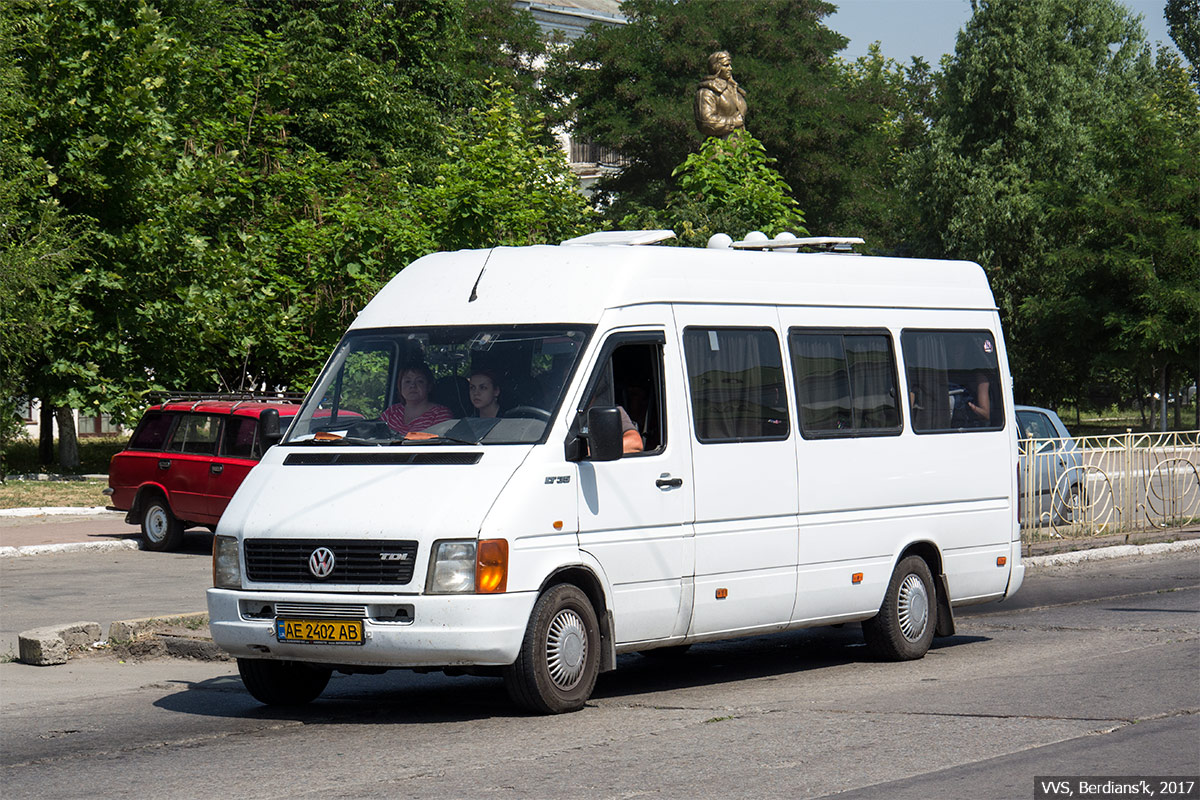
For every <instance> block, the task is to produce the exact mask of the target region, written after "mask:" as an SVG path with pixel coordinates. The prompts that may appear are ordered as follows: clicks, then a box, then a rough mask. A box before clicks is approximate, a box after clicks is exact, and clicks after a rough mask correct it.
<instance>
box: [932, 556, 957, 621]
mask: <svg viewBox="0 0 1200 800" xmlns="http://www.w3.org/2000/svg"><path fill="white" fill-rule="evenodd" d="M937 582H938V587H937V589H938V591H937V610H938V616H937V627H936V628H934V630H933V632H934V635H935V636H953V635H954V611H953V610H952V609H951V608H950V585H949V584H948V583H947V582H946V573H944V572H943V573H942V574H940V575H938V578H937Z"/></svg>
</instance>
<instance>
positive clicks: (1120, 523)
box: [1018, 431, 1200, 543]
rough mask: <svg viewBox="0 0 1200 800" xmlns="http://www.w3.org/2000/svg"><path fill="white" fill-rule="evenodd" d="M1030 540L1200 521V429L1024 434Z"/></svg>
mask: <svg viewBox="0 0 1200 800" xmlns="http://www.w3.org/2000/svg"><path fill="white" fill-rule="evenodd" d="M1020 449H1021V460H1020V466H1019V475H1018V478H1019V480H1020V485H1021V536H1022V539H1023V540H1024V541H1025V542H1027V543H1031V542H1036V541H1040V540H1045V539H1063V538H1088V537H1095V536H1108V535H1112V534H1126V533H1133V532H1139V531H1147V530H1154V529H1164V528H1173V527H1178V526H1180V525H1185V524H1188V523H1192V522H1195V521H1197V519H1198V518H1200V431H1183V432H1173V433H1125V434H1122V435H1117V436H1087V437H1079V438H1076V439H1073V440H1072V439H1022V440H1021V442H1020Z"/></svg>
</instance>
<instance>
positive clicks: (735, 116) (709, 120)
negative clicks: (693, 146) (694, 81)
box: [696, 50, 746, 139]
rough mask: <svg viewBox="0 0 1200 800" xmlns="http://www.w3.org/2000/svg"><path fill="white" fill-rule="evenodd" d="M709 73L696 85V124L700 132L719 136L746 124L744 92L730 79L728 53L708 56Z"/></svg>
mask: <svg viewBox="0 0 1200 800" xmlns="http://www.w3.org/2000/svg"><path fill="white" fill-rule="evenodd" d="M708 71H709V75H708V77H707V78H705V79H704V80H702V81H700V85H699V86H697V87H696V127H697V128H699V129H700V133H701V135H703V136H717V137H720V138H722V139H724V138H727V137H728V136H729V134H731V133H733V132H734V131H736V130H743V129H745V127H746V92H745V90H744V89H742V87H740V86H738V85H737V81H735V80H734V79H733V66H732V62H731V61H730V59H729V53H727V52H725V51H724V50H720V51H718V52H716V53H713V54H712V55H711V56H709V57H708Z"/></svg>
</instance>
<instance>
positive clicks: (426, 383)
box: [379, 364, 453, 433]
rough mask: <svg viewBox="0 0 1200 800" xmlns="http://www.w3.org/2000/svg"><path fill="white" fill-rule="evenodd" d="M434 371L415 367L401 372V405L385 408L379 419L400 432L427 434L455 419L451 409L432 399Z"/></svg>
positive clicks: (426, 367)
mask: <svg viewBox="0 0 1200 800" xmlns="http://www.w3.org/2000/svg"><path fill="white" fill-rule="evenodd" d="M432 386H433V372H432V371H431V370H430V369H429V367H428V366H427V365H425V364H413V365H412V366H408V367H405V368H404V369H402V370H400V376H399V378H397V379H396V390H397V398H398V399H399V402H397V403H396V404H395V405H392V406H389V407H388V408H386V409H384V411H383V413H382V414H380V415H379V418H380V419H382V420H383V421H384V422H386V423H387V425H388V427H389V428H391V429H392V430H393V431H395V432H396V433H408V432H410V431H423V430H425V429H426V428H428V427H430V426H432V425H436V424H437V423H439V422H445V421H446V420H448V419H451V418H452V416H453V415H452V414H451V413H450V409H448V408H446V406H443V405H441V404H439V403H435V402H433V401H432V400H430V399H429V390H430V388H431V387H432Z"/></svg>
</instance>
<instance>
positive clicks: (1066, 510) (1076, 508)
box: [1061, 483, 1087, 525]
mask: <svg viewBox="0 0 1200 800" xmlns="http://www.w3.org/2000/svg"><path fill="white" fill-rule="evenodd" d="M1085 508H1087V496H1086V495H1085V494H1084V493H1083V489H1082V488H1081V487H1080V486H1079V484H1078V483H1074V484H1071V488H1070V489H1069V490H1067V496H1066V498H1065V499H1064V500H1063V507H1062V515H1061V516H1062V521H1063V523H1065V524H1067V525H1076V524H1078V523H1080V522H1082V521H1083V516H1084V515H1083V511H1084V509H1085Z"/></svg>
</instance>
